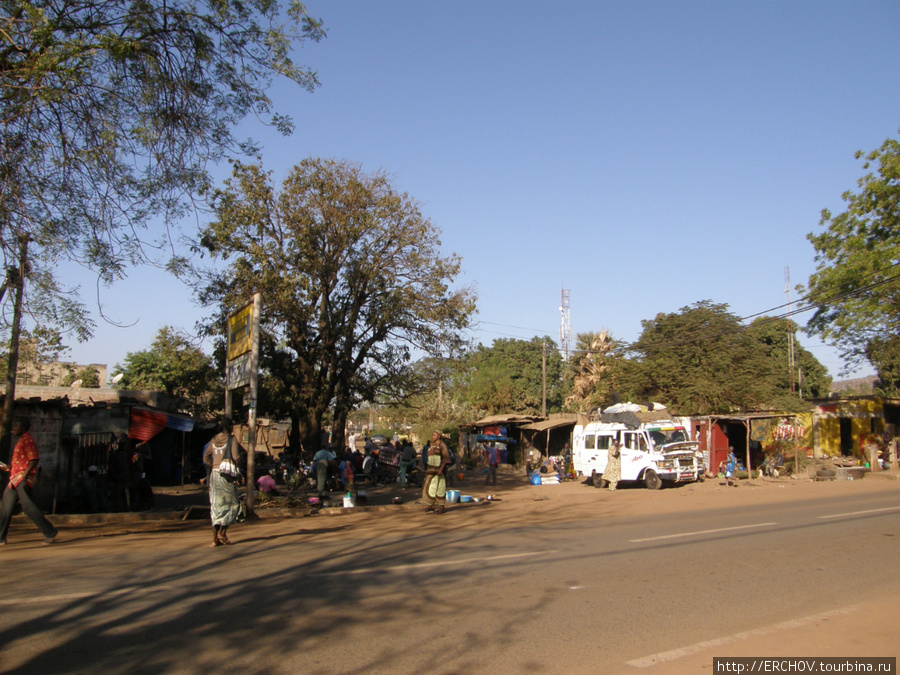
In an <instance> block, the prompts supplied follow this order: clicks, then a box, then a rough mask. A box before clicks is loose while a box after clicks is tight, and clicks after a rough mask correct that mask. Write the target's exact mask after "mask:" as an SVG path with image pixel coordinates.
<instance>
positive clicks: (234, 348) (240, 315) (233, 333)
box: [228, 303, 253, 361]
mask: <svg viewBox="0 0 900 675" xmlns="http://www.w3.org/2000/svg"><path fill="white" fill-rule="evenodd" d="M252 318H253V303H250V304H249V305H246V306H245V307H242V308H241V309H239V310H238V311H236V312H235V313H234V314H232V315H231V316H229V317H228V360H229V361H231V360H232V359H235V358H237V357H238V356H240V355H241V354H246V353H247V352H249V351H250V348H251V347H252V346H253V344H252V334H251V328H252V322H251V319H252Z"/></svg>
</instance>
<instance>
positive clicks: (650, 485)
mask: <svg viewBox="0 0 900 675" xmlns="http://www.w3.org/2000/svg"><path fill="white" fill-rule="evenodd" d="M644 485H646V486H647V489H648V490H659V489H660V488H661V487H662V479H661V478H660V477H659V476H657V475H656V472H655V471H650V470H647V472H646V473H645V474H644Z"/></svg>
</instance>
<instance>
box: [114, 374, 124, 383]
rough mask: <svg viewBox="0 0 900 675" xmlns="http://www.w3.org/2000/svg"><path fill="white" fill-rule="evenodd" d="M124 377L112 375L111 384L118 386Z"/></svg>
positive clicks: (122, 375)
mask: <svg viewBox="0 0 900 675" xmlns="http://www.w3.org/2000/svg"><path fill="white" fill-rule="evenodd" d="M123 377H125V373H116V374H115V375H113V379H112V383H113V384H119V382H121V381H122V378H123Z"/></svg>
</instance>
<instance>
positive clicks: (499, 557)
mask: <svg viewBox="0 0 900 675" xmlns="http://www.w3.org/2000/svg"><path fill="white" fill-rule="evenodd" d="M551 553H558V551H532V552H530V553H509V554H507V555H492V556H486V557H482V558H462V559H458V560H437V561H435V562H428V563H415V564H410V565H391V566H390V567H363V568H361V569H355V570H337V571H335V572H323V573H321V574H310V575H309V576H311V577H334V576H339V575H343V574H369V573H370V572H406V571H409V570H420V569H428V568H429V567H444V566H446V565H465V564H470V563H482V562H494V561H497V560H509V559H511V558H527V557H530V556H535V555H549V554H551Z"/></svg>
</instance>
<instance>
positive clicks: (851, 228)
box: [806, 139, 900, 364]
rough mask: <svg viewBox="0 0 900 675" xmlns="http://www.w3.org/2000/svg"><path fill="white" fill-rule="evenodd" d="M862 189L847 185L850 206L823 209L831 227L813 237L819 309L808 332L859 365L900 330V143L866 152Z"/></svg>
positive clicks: (814, 300)
mask: <svg viewBox="0 0 900 675" xmlns="http://www.w3.org/2000/svg"><path fill="white" fill-rule="evenodd" d="M856 157H857V159H859V158H863V159H864V163H863V169H864V170H866V171H867V172H868V173H866V174H865V175H864V176H863V177H862V178H860V179H859V181H858V182H857V185H858V186H859V191H858V192H852V191H849V190H848V191H847V192H845V193H844V194H843V200H844V202H845V203H846V204H847V208H846V210H845V211H844V212H842V213H839V214H837V215H835V214H832V213H831V212H830V211H829V210H827V209H826V210H823V211H822V218H821V221H820V223H819V224H820V225H821V226H822V227H823V228H825V230H824V231H823V232H820V233H818V234H815V233H811V234H809V235H807V238H808V239H809V240H810V241H811V242H812V245H813V247H814V248H815V250H816V271H815V272H814V273H813V275H812V276H811V277H810V278H809V283H808V288H807V293H808V301H809V303H810V304H812V305H815V306H816V307H817V308H818V309H817V310H816V312H815V314H814V315H813V317H812V318H811V319H810V321H809V323H808V325H807V328H806V329H807V332H809V333H810V334H812V335H819V336H821V337H822V339H824V340H825V341H827V342H830V343H832V344H834V345H835V346H837V347H838V348H839V349H840V351H841V353H842V356H844V358H846V359H848V360H850V362H851V363H852V364H859V363H860V362H861V361H862V360H863V359H864V358H865V356H866V352H867V348H868V346H869V343H870V342H872V341H884V340H886V339H889V338H890V337H892V336H894V335H897V334H898V331H900V141H898V140H897V139H887V140H886V141H885V142H884V143H883V144H882V145H881V147H880V148H878V149H877V150H873V151H872V152H870V153H868V154H866V155H864V154H863V153H862V152H857V153H856Z"/></svg>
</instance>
